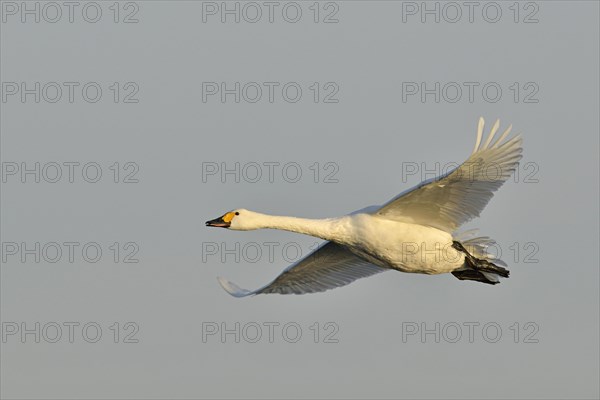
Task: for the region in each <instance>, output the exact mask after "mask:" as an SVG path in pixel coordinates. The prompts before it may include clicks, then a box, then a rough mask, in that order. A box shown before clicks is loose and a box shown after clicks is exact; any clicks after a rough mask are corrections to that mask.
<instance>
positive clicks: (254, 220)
mask: <svg viewBox="0 0 600 400" xmlns="http://www.w3.org/2000/svg"><path fill="white" fill-rule="evenodd" d="M498 125H499V122H496V124H495V125H494V127H493V128H492V131H491V133H490V135H489V137H488V138H487V140H486V142H485V143H484V144H483V145H482V132H483V119H480V121H479V128H478V133H477V142H476V144H475V149H474V150H473V153H472V154H471V156H470V157H469V159H468V160H467V161H466V162H465V163H463V164H462V165H461V166H460V167H458V168H457V169H455V170H453V171H451V172H450V173H448V174H446V175H444V176H441V177H438V178H436V179H432V180H429V181H425V182H422V183H421V184H419V185H417V186H416V187H415V188H412V189H410V190H408V191H406V192H403V193H401V194H400V195H398V196H397V197H395V198H394V199H392V200H390V201H389V202H388V203H386V204H384V205H383V206H381V207H377V208H375V209H374V210H371V211H359V212H356V213H353V214H350V215H345V216H343V217H339V218H327V219H305V218H295V217H282V216H273V215H266V214H260V213H256V212H252V211H248V210H244V209H240V210H235V211H231V212H228V213H226V214H225V215H223V216H222V217H220V218H217V219H215V220H212V221H208V222H207V223H206V225H207V226H219V227H225V228H229V229H235V230H255V229H280V230H286V231H291V232H297V233H302V234H306V235H310V236H314V237H318V238H321V239H324V240H327V241H328V243H326V244H325V245H324V246H322V247H320V248H319V249H317V250H316V251H315V252H313V253H312V254H310V255H309V256H307V257H306V258H304V259H302V260H300V261H299V262H297V263H296V264H294V265H291V266H290V267H288V268H287V269H286V270H285V271H284V272H283V273H282V274H281V275H280V276H279V277H277V279H275V280H274V281H273V282H272V283H270V284H269V285H267V286H265V287H263V288H261V289H258V290H255V291H248V290H245V289H241V288H239V287H237V286H236V285H234V284H233V283H231V282H228V281H226V280H224V279H222V278H219V282H220V283H221V285H222V286H223V287H224V288H225V290H227V291H228V292H229V293H230V294H232V295H234V296H236V297H242V296H247V295H250V294H259V293H281V294H288V293H295V294H302V293H312V292H320V291H324V290H327V289H331V288H334V287H338V286H343V285H346V284H348V283H350V282H352V281H354V280H356V279H358V278H362V277H366V276H369V275H373V274H376V273H378V272H383V271H386V270H390V269H395V270H398V271H402V272H410V273H421V274H442V273H448V272H451V273H452V274H454V275H455V276H456V277H457V278H459V279H461V280H475V281H479V282H484V283H490V284H495V283H498V275H500V276H503V277H508V271H507V270H506V269H504V268H502V267H499V266H497V265H496V264H494V263H492V261H493V262H495V263H497V264H500V265H504V264H503V263H502V262H501V261H500V260H496V259H494V258H493V257H492V256H491V255H489V254H487V253H486V251H485V248H486V247H487V246H488V245H489V244H491V243H493V241H492V240H491V239H489V238H487V237H477V238H470V239H469V238H467V237H465V236H460V235H456V234H454V232H455V230H456V229H457V228H458V227H459V226H460V225H462V224H463V223H464V222H466V221H468V220H470V219H472V218H473V217H476V216H478V215H479V213H480V212H481V210H483V208H484V207H485V205H486V204H487V202H488V201H489V200H490V198H491V197H492V195H493V192H494V191H495V190H497V189H498V188H499V187H500V186H501V185H502V183H504V181H506V180H507V179H508V178H509V177H510V176H511V174H512V172H513V171H514V170H515V168H516V167H517V165H518V161H519V159H520V158H521V151H522V149H521V139H520V138H519V137H514V138H512V139H509V140H506V141H504V140H505V139H506V137H507V136H508V134H509V133H510V127H509V129H507V130H506V131H505V132H504V134H503V135H502V136H501V137H500V139H498V140H497V141H495V142H494V143H493V144H492V139H493V137H494V135H495V133H496V131H497V129H498Z"/></svg>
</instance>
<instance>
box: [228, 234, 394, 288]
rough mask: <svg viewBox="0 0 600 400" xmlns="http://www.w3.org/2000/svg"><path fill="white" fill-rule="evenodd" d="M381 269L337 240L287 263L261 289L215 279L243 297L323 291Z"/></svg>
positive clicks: (381, 269)
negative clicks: (247, 288)
mask: <svg viewBox="0 0 600 400" xmlns="http://www.w3.org/2000/svg"><path fill="white" fill-rule="evenodd" d="M383 271H387V269H386V268H381V267H378V266H376V265H373V264H370V263H368V262H367V261H364V260H362V259H361V258H359V257H357V256H355V255H354V254H352V253H351V252H350V251H349V250H346V249H345V248H344V247H342V246H340V245H338V244H336V243H333V242H327V243H326V244H324V245H323V246H321V247H319V248H318V249H317V250H315V251H313V252H312V253H311V254H309V255H308V256H306V257H305V258H303V259H302V260H300V261H298V262H297V263H295V264H292V265H290V266H289V267H288V268H286V269H285V270H284V271H283V272H282V273H281V274H280V275H279V276H278V277H277V278H275V280H274V281H273V282H271V283H269V284H268V285H266V286H264V287H262V288H260V289H257V290H254V291H250V290H246V289H242V288H240V287H238V286H237V285H236V284H234V283H232V282H229V281H228V280H226V279H224V278H221V277H219V278H218V279H219V283H220V284H221V286H223V289H225V290H226V291H227V292H228V293H229V294H231V295H232V296H235V297H244V296H249V295H253V294H261V293H279V294H304V293H316V292H324V291H326V290H328V289H333V288H336V287H340V286H345V285H347V284H349V283H351V282H354V281H355V280H357V279H360V278H365V277H367V276H371V275H374V274H377V273H379V272H383Z"/></svg>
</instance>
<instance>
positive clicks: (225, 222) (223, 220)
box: [206, 212, 235, 228]
mask: <svg viewBox="0 0 600 400" xmlns="http://www.w3.org/2000/svg"><path fill="white" fill-rule="evenodd" d="M234 216H235V213H234V212H228V213H227V214H225V215H223V216H221V217H219V218H215V219H213V220H210V221H206V226H215V227H218V228H229V227H230V226H231V220H232V219H233V217H234Z"/></svg>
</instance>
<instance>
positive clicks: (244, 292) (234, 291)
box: [217, 276, 254, 297]
mask: <svg viewBox="0 0 600 400" xmlns="http://www.w3.org/2000/svg"><path fill="white" fill-rule="evenodd" d="M217 280H218V281H219V284H220V285H221V287H222V288H223V289H225V291H226V292H227V293H229V294H230V295H232V296H233V297H246V296H249V295H251V294H254V293H253V292H251V291H250V290H248V289H243V288H241V287H239V286H238V285H236V284H235V283H233V282H230V281H228V280H227V279H225V278H223V277H221V276H218V277H217Z"/></svg>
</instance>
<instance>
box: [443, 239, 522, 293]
mask: <svg viewBox="0 0 600 400" xmlns="http://www.w3.org/2000/svg"><path fill="white" fill-rule="evenodd" d="M473 234H474V231H469V232H465V233H463V234H460V235H457V236H456V237H455V241H454V242H453V247H454V248H455V249H456V250H458V251H461V252H463V253H465V263H464V264H463V266H462V267H461V268H459V269H457V270H454V271H452V275H454V276H455V277H457V278H458V279H460V280H469V281H477V282H482V283H487V284H490V285H495V284H497V283H500V279H499V277H503V278H508V276H509V274H510V271H509V270H507V269H506V268H503V267H502V266H504V267H506V264H505V263H504V262H503V261H502V260H500V259H497V258H496V257H495V256H494V255H493V254H490V253H488V252H487V248H488V247H490V246H494V245H495V244H496V242H495V241H494V240H493V239H490V238H489V237H487V236H479V237H471V238H468V237H469V236H473ZM459 240H460V241H459Z"/></svg>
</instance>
